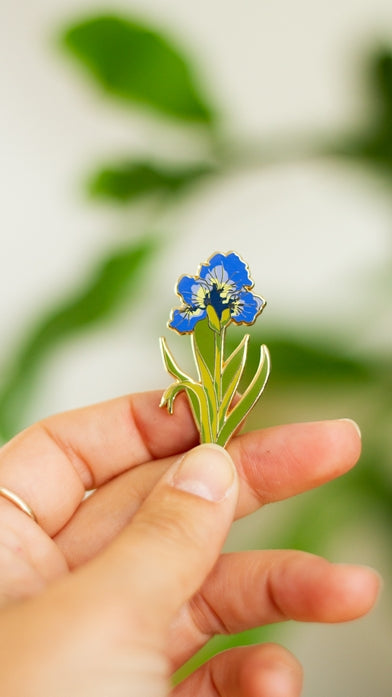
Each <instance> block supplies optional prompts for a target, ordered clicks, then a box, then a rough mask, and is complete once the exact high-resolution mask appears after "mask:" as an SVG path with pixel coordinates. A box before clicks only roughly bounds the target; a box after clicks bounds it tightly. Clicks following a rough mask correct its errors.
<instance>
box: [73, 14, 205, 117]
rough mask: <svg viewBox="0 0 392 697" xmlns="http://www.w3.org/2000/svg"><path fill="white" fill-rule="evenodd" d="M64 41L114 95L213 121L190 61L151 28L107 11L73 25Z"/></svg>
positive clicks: (160, 109) (166, 111) (161, 109)
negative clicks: (99, 15) (108, 14)
mask: <svg viewBox="0 0 392 697" xmlns="http://www.w3.org/2000/svg"><path fill="white" fill-rule="evenodd" d="M63 42H64V46H65V47H66V48H67V49H68V50H69V51H70V53H72V54H73V55H74V56H75V57H76V58H77V59H78V60H79V61H80V62H81V63H82V64H83V65H84V66H85V68H86V69H87V70H88V71H89V72H90V73H91V75H92V76H93V77H94V78H95V79H96V81H97V82H98V83H99V84H100V85H101V86H102V87H103V88H104V89H105V90H106V91H107V92H108V93H109V94H111V95H112V96H114V97H118V98H119V99H121V100H123V101H126V102H130V103H133V102H136V103H137V102H139V103H140V104H142V105H145V106H148V107H150V108H151V109H154V110H156V111H158V112H161V113H163V114H166V115H168V116H175V117H177V118H179V119H186V120H189V121H196V122H200V123H202V124H205V125H208V124H210V123H212V121H213V112H212V109H211V107H210V106H209V105H208V104H207V102H206V100H205V99H204V97H203V95H202V94H201V92H200V90H199V88H198V85H197V84H196V80H195V77H194V74H193V70H192V69H191V67H190V65H189V63H188V61H187V60H186V59H185V58H184V57H183V56H182V55H181V53H180V51H179V50H178V49H177V47H176V46H175V45H174V43H173V42H172V41H170V39H167V38H166V37H164V36H162V35H161V34H160V33H159V32H156V31H154V30H153V29H151V28H150V27H148V26H146V25H143V24H140V23H138V22H135V21H131V20H128V19H123V18H122V17H117V16H105V15H104V16H101V17H93V18H91V19H87V20H86V21H83V22H79V23H77V24H75V25H73V26H71V27H69V28H68V29H67V31H66V32H65V33H64V35H63Z"/></svg>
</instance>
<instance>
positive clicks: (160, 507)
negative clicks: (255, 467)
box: [85, 444, 238, 634]
mask: <svg viewBox="0 0 392 697" xmlns="http://www.w3.org/2000/svg"><path fill="white" fill-rule="evenodd" d="M237 496H238V482H237V472H236V469H235V466H234V464H233V461H232V460H231V458H230V456H229V454H228V453H227V452H226V451H225V450H224V449H223V448H221V447H220V446H217V445H213V444H208V445H207V444H206V445H201V446H198V447H197V448H194V449H193V450H191V451H189V452H188V453H187V454H186V455H185V456H183V457H182V458H181V459H180V460H179V461H178V462H176V463H175V464H174V465H173V466H172V467H171V468H170V469H169V470H168V471H167V472H166V473H165V475H164V476H163V478H162V479H161V480H160V481H159V482H158V483H157V485H156V486H155V487H154V489H153V490H152V492H151V493H150V495H149V496H148V498H147V499H146V500H145V501H144V503H143V505H142V506H141V508H140V509H139V511H138V512H137V513H136V515H135V516H134V518H133V519H132V522H131V523H130V524H129V525H128V526H127V527H126V528H125V529H124V530H123V531H122V533H120V535H119V536H118V538H117V539H116V540H115V541H114V542H113V543H112V544H111V545H110V547H108V548H107V549H106V550H105V551H104V552H103V553H102V554H101V555H100V556H99V557H97V558H96V559H95V560H94V561H93V562H91V563H90V564H88V565H87V566H89V567H90V569H89V571H88V573H89V576H90V579H91V585H90V587H93V589H94V596H95V598H96V593H97V592H98V593H99V595H100V597H99V598H98V600H99V601H100V602H101V603H102V602H105V603H106V602H108V600H109V598H108V597H106V598H105V594H106V596H107V595H108V593H110V598H112V599H113V598H115V599H116V602H117V601H118V602H119V603H120V606H121V608H122V612H124V613H126V614H128V617H129V620H130V622H131V623H132V622H133V621H135V618H136V620H140V622H141V624H142V625H143V627H144V629H145V628H146V626H149V627H150V628H151V630H153V629H155V630H158V632H159V634H160V633H161V632H162V631H165V630H166V628H167V626H168V624H169V622H170V621H171V620H172V618H173V616H174V615H175V613H176V612H177V610H178V609H179V608H180V607H181V606H182V605H183V604H184V603H185V602H186V601H187V600H188V599H189V598H190V597H191V596H192V595H193V594H194V593H195V592H196V591H197V590H198V588H199V587H200V585H201V584H202V583H203V581H204V579H205V577H206V576H207V574H208V573H209V571H210V570H211V568H212V566H213V565H214V563H215V561H216V559H217V557H218V555H219V553H220V550H221V547H222V545H223V542H224V540H225V537H226V535H227V532H228V530H229V527H230V525H231V522H232V520H233V516H234V511H235V507H236V502H237ZM97 565H98V566H99V569H97ZM85 570H86V571H87V567H85ZM92 573H93V574H94V577H93V578H92V576H91V574H92Z"/></svg>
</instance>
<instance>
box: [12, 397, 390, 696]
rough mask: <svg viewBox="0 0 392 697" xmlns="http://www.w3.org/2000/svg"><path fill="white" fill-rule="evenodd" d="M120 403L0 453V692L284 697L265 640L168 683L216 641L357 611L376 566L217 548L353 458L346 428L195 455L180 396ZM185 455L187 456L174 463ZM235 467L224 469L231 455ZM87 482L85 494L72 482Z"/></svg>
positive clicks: (276, 658)
mask: <svg viewBox="0 0 392 697" xmlns="http://www.w3.org/2000/svg"><path fill="white" fill-rule="evenodd" d="M159 399H160V393H146V394H138V395H133V396H126V397H122V398H119V399H115V400H112V401H110V402H106V403H103V404H98V405H94V406H91V407H88V408H85V409H80V410H75V411H73V412H68V413H65V414H59V415H56V416H53V417H50V418H48V419H46V420H44V421H42V422H40V423H38V424H36V425H34V426H32V427H30V428H28V429H27V430H26V431H24V432H22V433H21V434H19V435H18V436H17V437H16V438H14V439H13V440H12V441H10V442H9V443H8V444H7V445H5V446H4V447H3V448H2V449H1V451H0V485H1V486H3V487H6V488H8V489H11V490H12V491H14V492H15V493H17V494H18V495H19V496H21V497H22V498H23V499H24V500H25V501H26V502H28V503H29V505H30V506H31V508H32V509H33V511H34V512H35V514H36V517H37V523H36V522H34V521H33V520H31V519H30V518H29V517H28V516H27V515H26V514H25V513H23V512H22V511H20V510H19V509H18V508H17V507H16V506H15V505H14V504H12V503H10V502H9V501H7V500H6V499H4V498H2V497H0V521H1V525H0V694H4V695H7V697H53V695H56V697H69V696H70V695H72V697H79V696H80V697H90V696H91V697H101V695H102V697H129V696H130V695H135V696H136V695H137V697H167V696H168V695H169V694H170V695H172V697H188V696H191V695H195V694H197V695H200V696H201V697H217V695H219V696H221V697H297V696H298V695H299V694H300V692H301V683H302V671H301V667H300V665H299V664H298V662H297V660H296V659H295V657H294V656H292V655H291V654H290V653H289V652H288V651H286V650H285V649H283V648H282V647H280V646H278V645H273V644H266V645H262V646H250V647H243V648H238V649H233V650H230V651H227V652H224V653H222V654H219V655H218V656H216V657H215V658H213V659H212V660H211V661H210V662H209V663H207V664H206V665H204V666H203V667H202V668H200V669H199V670H198V671H196V672H195V673H194V674H193V675H192V676H191V677H189V678H188V679H187V680H185V681H184V682H183V683H181V684H180V685H178V686H177V687H176V688H175V689H174V690H171V689H170V674H171V673H172V672H173V671H174V670H176V668H178V667H179V666H180V665H182V664H183V663H184V661H186V660H187V659H188V658H189V657H190V656H192V655H193V654H194V653H195V652H196V651H197V650H198V649H199V648H200V647H201V646H203V645H204V644H205V642H206V641H208V639H209V638H210V637H211V636H213V635H214V634H216V633H233V632H239V631H242V630H245V629H248V628H251V627H254V626H259V625H262V624H267V623H270V622H278V621H281V620H283V619H289V618H291V619H294V620H299V621H310V622H344V621H347V620H351V619H354V618H356V617H359V616H361V615H363V614H364V613H366V612H368V611H369V610H370V608H371V607H372V606H373V604H374V603H375V600H376V597H377V594H378V590H379V577H378V575H377V574H376V573H375V572H374V571H372V570H370V569H368V568H364V567H358V566H353V565H341V564H340V565H335V564H331V563H329V562H327V561H326V560H324V559H322V558H320V557H316V556H314V555H311V554H305V553H302V552H298V551H287V550H274V551H266V550H263V551H252V552H241V553H232V554H221V548H222V545H223V542H224V540H225V537H226V535H227V532H228V530H229V528H230V525H231V523H232V521H233V519H234V518H238V517H240V516H244V515H247V514H249V513H251V512H252V511H254V510H256V509H257V508H259V507H260V506H262V505H264V504H266V503H271V502H273V501H278V500H281V499H284V498H288V497H290V496H294V495H295V494H297V493H300V492H302V491H306V490H308V489H312V488H313V487H316V486H319V485H321V484H323V483H324V482H327V481H329V480H331V479H333V478H334V477H338V476H340V475H342V474H344V473H345V472H347V471H348V470H349V469H350V468H351V467H353V466H354V465H355V463H356V461H357V460H358V457H359V454H360V448H361V443H360V437H359V434H358V431H357V429H356V427H355V425H353V423H352V422H350V421H348V420H338V421H325V422H314V423H308V424H291V425H287V426H279V427H273V428H268V429H265V430H260V431H254V432H252V433H248V434H244V435H238V436H236V438H234V439H233V441H232V442H231V444H230V445H229V447H228V452H229V455H228V454H227V453H226V452H225V451H223V450H222V449H221V448H219V447H218V446H206V445H205V446H199V447H196V448H195V446H196V443H197V434H196V432H195V428H194V425H193V421H192V418H191V416H190V414H189V410H188V408H187V405H186V402H185V400H181V399H180V398H179V399H178V402H177V403H176V412H175V415H173V416H169V415H168V414H167V412H166V411H165V410H160V409H159V408H158V406H157V405H158V404H159ZM184 453H185V457H184ZM233 463H234V464H233ZM90 489H95V492H94V493H93V494H92V495H91V496H89V497H88V498H85V499H84V495H85V492H86V490H90Z"/></svg>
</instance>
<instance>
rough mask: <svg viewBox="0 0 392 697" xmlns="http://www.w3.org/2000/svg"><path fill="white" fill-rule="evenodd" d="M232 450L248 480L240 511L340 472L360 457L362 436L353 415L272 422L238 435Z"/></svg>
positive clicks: (298, 491) (244, 478) (242, 513)
mask: <svg viewBox="0 0 392 697" xmlns="http://www.w3.org/2000/svg"><path fill="white" fill-rule="evenodd" d="M229 452H230V454H231V456H232V458H233V460H234V462H235V463H236V467H237V469H238V473H239V475H240V477H241V478H242V479H243V480H244V483H245V486H243V487H241V496H240V499H239V504H238V515H239V516H242V515H246V514H248V513H250V512H251V511H253V510H255V509H257V508H259V507H260V505H264V504H265V503H271V502H273V501H281V500H283V499H285V498H288V497H290V496H295V495H296V494H299V493H301V492H303V491H308V490H309V489H313V488H315V487H317V486H320V485H321V484H324V483H325V482H327V481H329V480H331V479H334V478H336V477H339V476H341V475H342V474H344V473H345V472H347V471H348V470H350V469H351V468H352V467H353V466H354V465H355V464H356V462H357V460H358V458H359V455H360V452H361V438H360V434H359V429H358V427H357V425H356V424H355V423H354V422H353V421H351V420H350V419H339V420H333V421H316V422H310V423H302V424H288V425H286V426H273V427H272V428H267V429H264V430H262V431H256V432H251V433H246V434H244V435H243V436H240V437H239V438H235V439H234V440H233V441H232V442H231V444H230V446H229Z"/></svg>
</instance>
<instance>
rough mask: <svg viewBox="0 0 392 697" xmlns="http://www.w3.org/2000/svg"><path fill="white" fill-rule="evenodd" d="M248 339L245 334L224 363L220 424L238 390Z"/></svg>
mask: <svg viewBox="0 0 392 697" xmlns="http://www.w3.org/2000/svg"><path fill="white" fill-rule="evenodd" d="M249 338H250V337H249V334H245V336H244V337H243V339H242V341H241V343H240V344H239V345H238V346H237V348H236V349H235V350H234V351H233V353H232V354H231V355H230V356H229V358H228V359H227V361H225V363H224V366H223V376H222V394H223V399H222V404H221V408H220V413H219V421H220V423H222V421H223V420H224V419H225V417H226V413H227V410H228V409H229V407H230V404H231V401H232V399H233V397H234V395H235V393H236V391H237V389H238V385H239V383H240V380H241V376H242V373H243V370H244V367H245V362H246V356H247V353H248V342H249Z"/></svg>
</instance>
